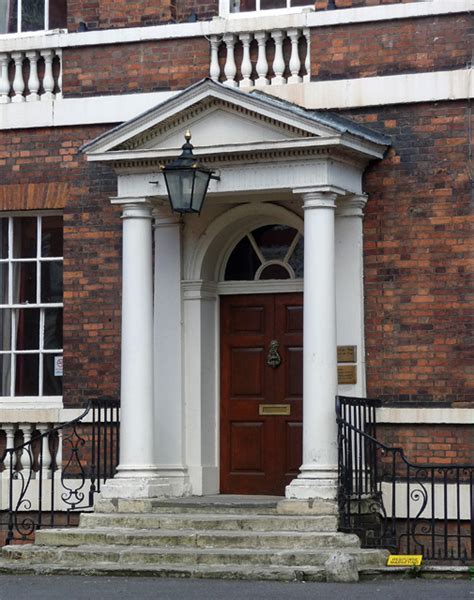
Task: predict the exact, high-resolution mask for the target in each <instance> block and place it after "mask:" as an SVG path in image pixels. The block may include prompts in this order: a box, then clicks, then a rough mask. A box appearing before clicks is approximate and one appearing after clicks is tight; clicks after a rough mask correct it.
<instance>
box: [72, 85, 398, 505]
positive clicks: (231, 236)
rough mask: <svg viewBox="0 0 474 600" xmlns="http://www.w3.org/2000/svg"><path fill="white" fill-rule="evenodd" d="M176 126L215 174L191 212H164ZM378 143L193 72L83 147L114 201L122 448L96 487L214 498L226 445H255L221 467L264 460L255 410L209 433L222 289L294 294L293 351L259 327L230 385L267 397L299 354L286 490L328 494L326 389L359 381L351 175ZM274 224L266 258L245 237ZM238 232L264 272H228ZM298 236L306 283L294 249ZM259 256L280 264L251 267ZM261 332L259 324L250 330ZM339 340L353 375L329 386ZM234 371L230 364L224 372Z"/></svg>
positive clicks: (330, 412)
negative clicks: (103, 173) (114, 181)
mask: <svg viewBox="0 0 474 600" xmlns="http://www.w3.org/2000/svg"><path fill="white" fill-rule="evenodd" d="M186 129H190V130H191V132H192V134H193V140H192V141H193V143H194V145H195V153H196V155H199V156H200V158H201V160H202V161H203V162H204V163H205V164H206V165H208V166H209V167H211V168H213V169H215V170H218V171H219V175H220V181H212V182H211V184H210V187H209V192H208V197H207V200H206V203H205V206H204V209H203V211H202V214H201V215H200V216H199V217H197V216H194V215H190V216H186V217H185V218H184V219H181V218H178V217H176V216H175V215H173V214H172V212H171V210H170V208H169V207H168V204H167V199H166V187H165V184H164V181H163V176H162V175H161V173H160V167H159V165H160V163H163V162H166V161H169V160H171V159H172V158H174V157H176V156H177V154H178V153H179V149H180V147H181V145H182V142H183V135H184V131H185V130H186ZM388 142H389V140H388V139H387V138H385V137H384V136H381V135H378V134H376V133H373V132H372V131H370V130H368V129H365V128H363V127H361V126H358V125H355V124H353V123H351V122H350V121H347V120H344V119H341V118H340V117H338V116H336V115H328V114H327V113H313V112H308V111H305V110H302V109H300V108H299V107H297V106H295V105H292V104H289V103H286V102H283V101H280V100H276V99H274V98H270V97H269V96H267V95H265V94H262V93H260V92H253V93H250V94H247V93H244V92H241V91H239V90H235V89H231V88H229V87H226V86H223V85H221V84H218V83H215V82H213V81H210V80H204V81H202V82H200V83H198V84H196V85H194V86H192V87H191V88H188V89H187V90H185V91H184V92H182V93H180V94H178V95H176V96H174V97H173V98H172V99H171V100H168V101H167V102H165V103H163V104H161V105H159V106H157V107H156V108H154V109H152V110H150V111H148V112H147V113H144V114H143V115H141V116H139V117H137V118H135V119H133V120H132V121H129V122H127V123H125V124H123V125H120V126H119V127H117V128H115V129H114V130H112V131H111V132H109V133H107V134H105V135H103V136H101V137H99V138H98V139H96V140H95V141H93V142H91V143H90V144H87V145H86V146H85V148H84V151H85V153H86V154H87V158H88V160H91V161H104V162H108V163H110V164H112V165H113V166H114V169H115V171H116V172H117V176H118V195H117V197H116V198H113V199H112V202H113V203H116V204H119V205H120V206H121V207H122V219H123V283H122V286H123V287H122V363H121V389H122V391H121V406H122V408H121V411H122V412H121V456H120V466H119V469H118V475H117V476H116V477H115V478H114V479H113V480H111V481H109V482H108V483H107V485H106V487H105V488H104V490H103V492H102V496H103V497H109V498H110V497H120V498H146V497H154V496H181V495H188V494H193V495H205V494H213V493H218V492H219V491H220V489H221V482H220V474H219V469H220V466H221V462H222V456H223V454H222V445H223V444H225V443H226V442H227V443H229V444H234V446H235V445H237V446H238V445H239V444H243V443H244V442H245V445H246V446H247V448H254V451H252V452H253V454H252V453H251V452H250V450H249V451H248V452H247V453H246V454H245V457H244V458H239V459H238V461H241V462H240V463H238V461H237V459H235V460H234V462H233V463H232V464H231V467H230V468H231V469H233V470H234V471H235V470H239V469H240V470H241V471H242V473H245V472H246V471H247V472H250V471H254V472H258V470H259V469H261V468H262V469H263V467H261V465H260V463H259V460H260V459H259V458H258V457H259V456H263V455H264V453H265V451H268V444H269V441H268V440H269V438H268V435H267V434H266V433H265V431H266V429H265V428H266V424H265V423H266V422H265V421H264V418H262V415H261V414H260V415H259V414H255V415H254V416H252V419H251V420H250V417H248V416H246V417H245V418H241V420H240V421H239V423H241V424H242V423H245V424H246V430H245V433H244V434H243V435H244V437H242V435H241V433H236V434H235V437H233V435H234V434H233V433H232V432H233V431H234V430H233V429H232V427H230V430H229V431H230V432H231V433H230V435H229V439H228V440H226V439H224V438H223V436H222V435H221V434H220V429H221V428H222V423H220V416H221V403H222V401H223V399H222V397H221V394H222V390H223V389H224V388H225V386H223V385H222V381H221V379H222V376H223V374H222V373H223V372H222V369H221V361H222V347H221V344H222V338H221V325H222V323H221V321H220V318H219V314H220V298H221V297H223V296H232V297H237V296H241V297H249V298H250V297H251V296H252V297H255V295H256V294H277V295H278V294H285V293H286V294H288V293H301V292H303V290H304V296H303V325H302V333H303V346H302V352H301V351H300V350H301V349H300V350H299V351H298V349H297V348H296V346H294V347H293V350H295V351H294V352H293V355H292V356H293V357H296V358H294V360H295V362H294V363H291V364H290V363H289V362H288V361H287V358H288V357H290V354H288V356H287V355H286V354H285V352H286V350H287V348H286V346H285V347H284V348H282V352H281V355H282V357H283V361H282V364H281V365H280V364H278V365H277V366H272V364H271V363H270V364H269V363H268V360H267V347H266V346H265V347H263V346H262V347H260V346H259V344H260V343H261V342H260V341H259V340H257V339H256V338H255V346H253V347H252V348H251V350H252V352H251V353H250V354H251V355H252V357H255V361H254V359H253V358H252V360H251V361H250V362H249V363H248V365H249V366H248V369H247V370H246V375H245V377H248V381H249V384H248V387H247V388H246V389H243V388H242V389H240V391H239V389H238V390H237V392H235V394H236V395H235V394H234V392H232V393H233V394H234V396H233V397H234V399H237V400H239V401H242V402H243V401H245V402H247V400H249V399H250V396H251V397H252V398H254V399H255V398H256V399H257V400H258V398H261V399H260V400H258V402H257V404H258V405H259V406H260V405H265V404H272V403H273V402H275V400H274V397H276V396H275V395H274V394H273V392H272V393H270V392H268V390H266V391H265V386H267V382H268V381H270V378H271V376H272V373H276V369H286V371H285V372H286V373H287V374H288V377H289V378H290V379H291V377H293V379H291V380H294V381H298V376H297V375H295V373H296V371H297V370H298V369H299V366H298V365H299V361H300V359H301V366H302V385H301V389H302V394H301V392H300V391H299V388H298V383H296V384H295V386H296V387H295V386H293V388H292V390H293V391H291V392H288V394H287V396H288V398H290V399H289V400H288V402H287V403H286V404H287V405H288V406H290V408H289V409H288V410H290V413H291V411H297V410H298V409H297V408H295V407H297V405H298V402H299V401H301V396H302V424H301V419H299V418H298V417H296V412H294V414H293V421H292V415H291V414H289V415H287V416H288V417H289V418H288V419H287V422H288V423H289V424H290V425H292V426H293V428H292V431H294V432H296V433H295V440H296V441H295V442H294V444H295V447H296V448H299V450H295V452H301V454H302V461H301V462H302V464H301V465H300V467H299V474H296V473H295V476H294V478H293V480H292V481H291V483H290V484H289V485H288V486H287V487H286V496H287V498H289V499H303V500H305V499H310V498H322V499H327V500H331V499H334V498H335V496H336V483H337V435H336V422H335V414H334V398H335V395H336V394H337V393H338V391H340V392H344V393H345V394H347V395H364V392H365V379H364V333H363V277H362V216H363V207H364V205H365V202H366V196H365V195H364V192H363V189H362V174H363V172H364V170H365V168H366V166H367V164H368V162H369V161H370V160H374V159H381V158H382V157H383V155H384V152H385V150H386V147H387V144H388ZM272 227H273V228H275V227H277V228H279V229H278V231H289V230H291V231H294V232H295V233H294V234H293V233H292V234H291V236H293V237H291V240H290V241H289V243H288V247H286V246H284V244H283V242H281V241H279V238H278V235H277V236H276V237H275V236H274V237H273V238H272V241H271V242H268V243H270V246H271V249H272V250H271V251H272V252H273V254H272V255H271V257H270V258H269V256H270V255H269V254H268V253H267V254H266V251H267V252H268V248H267V250H265V248H263V249H262V247H259V246H258V243H257V241H258V240H257V241H256V239H257V238H256V235H257V234H256V233H255V232H256V231H262V230H263V229H264V230H265V232H267V233H268V232H271V228H272ZM265 228H266V229H265ZM285 228H286V229H285ZM268 235H270V234H269V233H268ZM243 239H248V240H250V242H249V243H250V246H252V248H253V250H252V248H251V249H250V250H248V251H246V252H247V254H246V255H245V256H247V257H248V256H250V254H249V253H252V252H254V253H255V255H256V257H257V258H256V259H255V257H253V254H252V257H253V258H252V260H255V261H256V263H255V264H257V265H260V267H258V268H256V269H255V272H253V271H252V272H251V273H250V275H249V276H248V277H247V276H246V277H245V278H241V279H238V278H235V277H234V278H232V277H229V274H228V271H227V270H226V267H227V265H228V264H229V260H230V259H231V257H234V259H233V260H237V259H236V258H235V254H233V253H234V252H236V248H237V247H238V246H239V243H240V242H241V240H243ZM300 239H301V244H303V240H304V277H303V278H302V277H301V275H300V274H299V272H298V269H297V268H295V266H294V265H293V266H292V263H291V260H290V259H291V257H292V256H293V255H294V254H293V253H294V252H295V248H296V246H297V244H298V243H300V242H299V240H300ZM252 240H253V241H252ZM275 240H276V241H275ZM242 247H243V246H242ZM239 248H240V246H239ZM278 253H280V254H278ZM301 258H302V257H301ZM245 260H247V259H245ZM260 263H261V264H260ZM267 263H268V265H269V266H271V265H277V266H278V267H279V268H280V271H279V272H280V273H282V274H283V275H279V276H277V275H274V276H270V277H266V276H263V275H262V274H263V273H265V267H266V265H267ZM285 269H286V273H287V274H288V276H287V275H285ZM275 272H276V271H275ZM241 304H242V305H243V306H245V302H243V303H242V302H241ZM262 314H263V313H262ZM258 326H259V325H255V327H256V328H257V329H258ZM257 329H256V330H255V331H257ZM271 335H273V334H272V333H264V334H263V333H262V340H263V339H265V340H266V342H267V341H268V339H270V338H268V336H270V337H271ZM267 338H268V339H267ZM272 341H273V340H272ZM275 341H277V340H275ZM266 342H265V343H266ZM277 342H278V341H277ZM245 343H247V342H245ZM262 343H263V342H262ZM280 343H281V342H280ZM292 343H293V342H292ZM282 345H283V344H282ZM338 345H351V346H355V347H356V349H357V360H356V362H355V365H354V366H355V367H356V382H355V383H352V384H346V385H340V386H338V380H337V346H338ZM290 346H291V344H290ZM290 346H288V349H289V350H291V349H292V348H290ZM246 347H249V346H248V345H247V346H246ZM289 350H288V351H289ZM298 352H299V353H298ZM244 360H250V359H247V357H246V358H245V359H244ZM239 361H241V358H239ZM232 364H233V363H232ZM236 364H243V363H242V362H240V363H236ZM245 364H247V363H245ZM272 369H273V371H272ZM292 369H293V371H292ZM295 369H296V371H295ZM281 372H283V371H281ZM235 374H236V371H235V370H234V371H232V368H231V371H230V374H229V377H230V378H231V379H232V377H234V379H235V376H236V375H235ZM290 376H291V377H290ZM252 378H253V379H252ZM285 381H287V380H286V379H285ZM268 385H270V387H271V385H273V384H268ZM285 385H286V384H285ZM280 387H281V386H280ZM297 388H298V389H297ZM265 394H267V395H268V397H267V396H265ZM272 394H273V395H272ZM232 401H233V400H232ZM273 418H274V419H277V418H278V417H275V416H274V417H273ZM255 423H257V425H258V426H257V425H255ZM234 429H235V428H234ZM282 431H283V430H282ZM299 431H302V438H301V437H298V436H300V435H301V434H300V433H298V432H299ZM285 435H286V434H285ZM298 439H300V440H302V441H299V442H298ZM280 441H281V440H280ZM276 443H277V444H278V443H280V442H279V441H278V440H277V442H276ZM281 443H283V442H281ZM298 444H299V446H298ZM292 447H293V446H292ZM235 456H240V457H241V454H238V453H237V454H235ZM262 460H263V459H262ZM235 461H237V462H235ZM231 462H232V461H231ZM262 464H263V463H262ZM281 491H282V493H283V490H281Z"/></svg>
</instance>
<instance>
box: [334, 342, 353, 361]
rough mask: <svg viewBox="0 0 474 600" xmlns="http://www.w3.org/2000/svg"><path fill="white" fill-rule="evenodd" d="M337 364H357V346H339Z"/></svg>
mask: <svg viewBox="0 0 474 600" xmlns="http://www.w3.org/2000/svg"><path fill="white" fill-rule="evenodd" d="M337 362H338V363H355V362H357V346H338V347H337Z"/></svg>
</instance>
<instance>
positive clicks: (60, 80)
mask: <svg viewBox="0 0 474 600" xmlns="http://www.w3.org/2000/svg"><path fill="white" fill-rule="evenodd" d="M55 53H56V56H57V57H58V60H59V73H58V91H57V92H56V94H55V98H56V100H60V99H61V98H62V97H63V51H62V49H61V48H57V49H56V50H55Z"/></svg>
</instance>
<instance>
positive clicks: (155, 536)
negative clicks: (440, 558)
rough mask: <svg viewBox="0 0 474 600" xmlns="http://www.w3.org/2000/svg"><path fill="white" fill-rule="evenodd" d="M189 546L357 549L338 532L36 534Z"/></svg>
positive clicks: (49, 542) (61, 539) (42, 539)
mask: <svg viewBox="0 0 474 600" xmlns="http://www.w3.org/2000/svg"><path fill="white" fill-rule="evenodd" d="M88 543H89V544H91V543H92V544H109V545H127V544H131V545H139V546H144V545H145V546H154V547H155V546H160V547H161V546H170V545H176V546H188V547H189V546H192V547H197V548H206V547H207V548H209V547H211V548H212V547H220V548H222V547H228V548H242V547H243V548H248V547H254V548H274V549H276V548H281V549H293V548H300V549H307V548H308V547H310V546H311V547H313V548H316V547H321V546H323V547H331V548H334V549H337V548H341V547H355V548H358V547H360V540H359V538H358V537H357V536H356V535H353V534H345V533H339V532H305V531H299V532H292V531H287V532H286V531H281V532H278V533H275V532H270V531H208V530H207V531H206V530H200V531H198V532H196V531H195V530H192V529H189V530H185V529H183V530H155V531H147V530H143V529H132V528H110V527H102V528H99V527H97V528H90V529H86V528H84V527H81V528H77V529H42V530H39V531H38V532H37V533H36V541H35V545H38V546H41V545H42V546H56V545H59V546H79V545H83V544H88Z"/></svg>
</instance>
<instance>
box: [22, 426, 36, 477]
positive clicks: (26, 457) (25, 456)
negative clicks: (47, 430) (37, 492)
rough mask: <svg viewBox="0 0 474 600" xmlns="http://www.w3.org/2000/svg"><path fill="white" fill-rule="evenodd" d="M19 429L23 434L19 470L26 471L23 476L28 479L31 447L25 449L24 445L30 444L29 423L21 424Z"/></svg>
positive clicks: (30, 428) (31, 459) (31, 455)
mask: <svg viewBox="0 0 474 600" xmlns="http://www.w3.org/2000/svg"><path fill="white" fill-rule="evenodd" d="M19 429H20V430H21V431H22V432H23V448H22V450H21V456H20V462H21V468H22V470H23V471H26V473H25V476H26V477H28V472H29V471H30V469H31V467H32V465H33V453H32V448H31V445H30V446H28V447H25V444H28V442H31V432H32V426H31V423H21V424H20V425H19Z"/></svg>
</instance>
